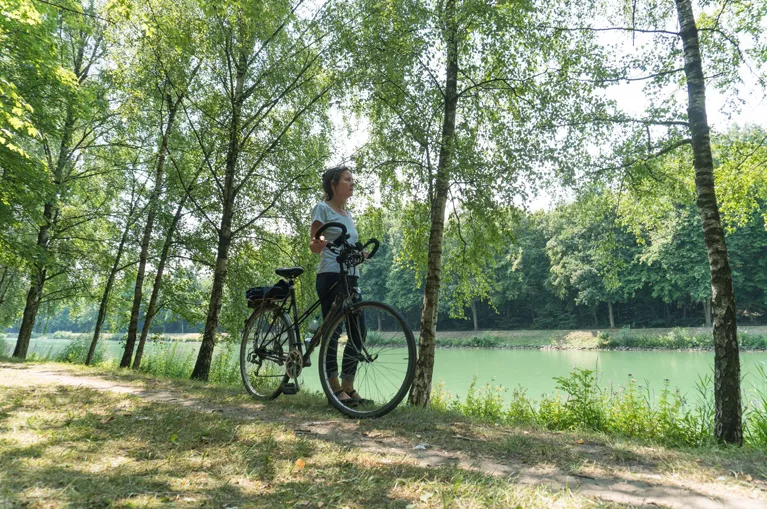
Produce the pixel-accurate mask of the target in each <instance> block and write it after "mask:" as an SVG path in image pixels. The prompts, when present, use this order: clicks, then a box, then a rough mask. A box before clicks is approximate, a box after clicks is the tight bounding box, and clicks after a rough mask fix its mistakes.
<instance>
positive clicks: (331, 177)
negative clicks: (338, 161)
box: [322, 165, 351, 201]
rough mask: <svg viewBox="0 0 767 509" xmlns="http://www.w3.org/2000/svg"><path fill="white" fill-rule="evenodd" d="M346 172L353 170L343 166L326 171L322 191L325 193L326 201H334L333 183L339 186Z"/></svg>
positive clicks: (323, 176)
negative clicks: (342, 175)
mask: <svg viewBox="0 0 767 509" xmlns="http://www.w3.org/2000/svg"><path fill="white" fill-rule="evenodd" d="M345 171H351V170H349V168H347V167H346V166H344V165H341V166H336V167H334V168H330V169H329V170H325V173H323V174H322V190H323V191H325V197H324V198H323V199H324V200H325V201H328V200H332V199H333V183H334V182H335V183H336V184H338V181H339V180H341V174H342V173H343V172H345Z"/></svg>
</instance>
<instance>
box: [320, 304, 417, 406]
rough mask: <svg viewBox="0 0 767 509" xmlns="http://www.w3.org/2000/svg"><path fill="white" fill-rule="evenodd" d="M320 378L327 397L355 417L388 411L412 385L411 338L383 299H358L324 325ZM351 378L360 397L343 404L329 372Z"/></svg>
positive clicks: (407, 330)
mask: <svg viewBox="0 0 767 509" xmlns="http://www.w3.org/2000/svg"><path fill="white" fill-rule="evenodd" d="M319 361H320V362H319V371H320V383H321V384H322V389H323V390H324V391H325V395H326V396H327V398H328V401H330V403H331V404H332V405H333V406H334V407H335V408H336V409H338V410H340V411H341V412H342V413H344V414H346V415H348V416H350V417H354V418H373V417H380V416H382V415H385V414H387V413H389V412H391V411H392V410H393V409H394V408H395V407H396V406H397V405H399V404H400V402H401V401H402V399H403V398H404V397H405V395H406V394H407V392H408V390H409V389H410V385H411V384H412V383H413V377H414V376H415V362H416V347H415V339H414V338H413V333H412V331H411V330H410V327H408V326H407V323H406V322H405V320H404V319H403V318H402V316H400V314H399V313H397V311H395V310H394V309H393V308H392V307H390V306H388V305H386V304H383V303H381V302H372V301H365V302H358V303H356V304H353V305H352V306H351V307H350V308H349V310H348V311H347V312H346V313H345V314H344V315H342V316H339V317H337V318H336V319H335V320H334V321H333V323H331V324H330V326H329V327H328V328H327V329H325V336H324V337H323V340H322V345H321V346H320V355H319ZM334 376H340V378H341V379H342V380H351V379H353V381H354V388H355V390H356V391H357V393H358V394H359V395H360V396H361V397H362V399H363V401H362V402H361V403H358V404H353V403H349V404H344V403H343V402H341V401H340V400H339V399H338V397H337V396H336V395H335V394H334V393H333V390H332V389H331V387H330V384H329V382H328V379H329V378H333V377H334Z"/></svg>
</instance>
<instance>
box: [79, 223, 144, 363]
mask: <svg viewBox="0 0 767 509" xmlns="http://www.w3.org/2000/svg"><path fill="white" fill-rule="evenodd" d="M132 224H133V223H132V222H131V220H130V215H129V216H128V218H126V220H125V229H124V230H123V234H122V237H120V244H119V246H118V247H117V254H116V255H115V260H114V263H112V268H111V269H110V270H109V276H108V277H107V283H106V286H105V287H104V293H103V295H102V296H101V304H100V305H99V314H98V316H97V317H96V328H95V329H94V330H93V339H91V346H90V348H89V349H88V356H87V357H86V359H85V365H86V366H90V365H91V363H92V362H93V356H94V355H95V353H96V345H97V344H98V342H99V336H100V335H101V326H102V325H104V319H105V318H106V315H107V305H108V304H109V294H110V293H111V292H112V286H113V285H114V282H115V277H116V276H117V273H118V272H119V271H120V260H122V256H123V249H125V242H126V241H127V240H128V233H130V227H131V225H132Z"/></svg>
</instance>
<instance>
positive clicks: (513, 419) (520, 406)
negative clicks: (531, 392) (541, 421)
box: [505, 387, 537, 424]
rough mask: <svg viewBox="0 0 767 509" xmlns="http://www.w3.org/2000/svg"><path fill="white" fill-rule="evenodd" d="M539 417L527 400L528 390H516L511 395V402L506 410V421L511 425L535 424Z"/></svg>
mask: <svg viewBox="0 0 767 509" xmlns="http://www.w3.org/2000/svg"><path fill="white" fill-rule="evenodd" d="M536 419H537V416H536V412H535V407H534V406H533V404H532V402H531V401H530V400H529V399H527V389H525V388H522V387H520V388H518V389H514V391H512V393H511V401H510V402H509V407H508V409H507V410H506V415H505V420H506V422H507V423H509V424H534V423H535V422H536Z"/></svg>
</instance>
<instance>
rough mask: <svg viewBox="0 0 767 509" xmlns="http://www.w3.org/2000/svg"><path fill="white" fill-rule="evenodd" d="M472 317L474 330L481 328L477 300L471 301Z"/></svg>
mask: <svg viewBox="0 0 767 509" xmlns="http://www.w3.org/2000/svg"><path fill="white" fill-rule="evenodd" d="M471 317H472V318H473V319H474V331H475V332H476V331H478V330H479V322H478V321H477V302H476V301H473V300H472V301H471Z"/></svg>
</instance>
